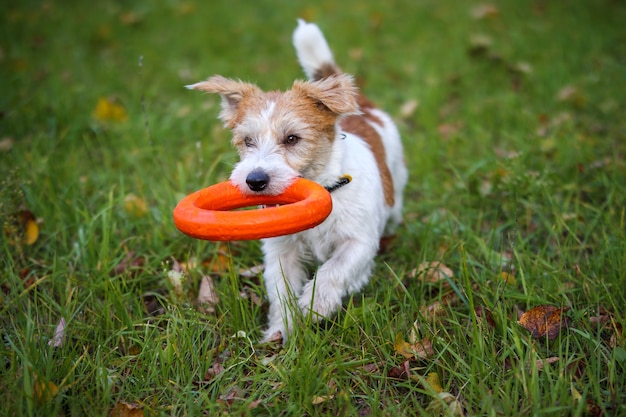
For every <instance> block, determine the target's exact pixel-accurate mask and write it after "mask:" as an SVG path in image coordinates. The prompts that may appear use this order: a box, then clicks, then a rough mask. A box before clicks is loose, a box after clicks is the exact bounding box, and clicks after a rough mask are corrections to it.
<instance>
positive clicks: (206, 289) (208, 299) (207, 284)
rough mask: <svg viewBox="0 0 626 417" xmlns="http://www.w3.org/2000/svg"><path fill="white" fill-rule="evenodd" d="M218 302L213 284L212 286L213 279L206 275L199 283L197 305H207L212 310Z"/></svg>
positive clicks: (218, 298)
mask: <svg viewBox="0 0 626 417" xmlns="http://www.w3.org/2000/svg"><path fill="white" fill-rule="evenodd" d="M219 301H220V297H219V296H218V294H217V291H216V290H215V284H213V278H211V277H210V276H208V275H205V276H203V277H202V280H201V281H200V290H199V291H198V303H200V304H208V305H209V308H210V309H212V308H213V306H214V305H216V304H217V303H218V302H219Z"/></svg>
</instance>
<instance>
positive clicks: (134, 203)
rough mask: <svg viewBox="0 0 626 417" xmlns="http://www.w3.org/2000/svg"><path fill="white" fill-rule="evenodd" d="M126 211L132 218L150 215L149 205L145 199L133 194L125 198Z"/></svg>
mask: <svg viewBox="0 0 626 417" xmlns="http://www.w3.org/2000/svg"><path fill="white" fill-rule="evenodd" d="M124 211H125V212H126V214H128V215H129V216H131V217H135V218H139V217H144V216H145V215H146V214H147V213H148V205H147V204H146V202H145V200H144V199H143V198H140V197H137V196H136V195H135V194H132V193H131V194H128V195H127V196H126V197H124Z"/></svg>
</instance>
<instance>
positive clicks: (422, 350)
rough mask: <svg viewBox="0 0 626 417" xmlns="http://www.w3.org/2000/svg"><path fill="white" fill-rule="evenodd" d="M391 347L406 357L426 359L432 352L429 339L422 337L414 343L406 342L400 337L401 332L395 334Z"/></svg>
mask: <svg viewBox="0 0 626 417" xmlns="http://www.w3.org/2000/svg"><path fill="white" fill-rule="evenodd" d="M393 349H394V350H395V351H396V353H399V354H400V355H402V356H404V357H405V358H407V359H426V358H429V357H431V356H432V355H433V354H434V351H433V344H432V342H431V341H430V339H428V338H424V339H422V340H419V341H417V342H415V343H408V342H406V341H405V340H404V338H403V337H402V333H399V332H398V334H396V340H395V342H394V344H393Z"/></svg>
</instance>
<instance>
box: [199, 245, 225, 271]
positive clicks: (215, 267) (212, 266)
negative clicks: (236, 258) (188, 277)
mask: <svg viewBox="0 0 626 417" xmlns="http://www.w3.org/2000/svg"><path fill="white" fill-rule="evenodd" d="M232 264H233V262H232V259H231V255H230V249H229V246H228V244H226V243H220V244H219V246H218V249H217V252H216V254H215V255H214V256H213V257H212V258H210V259H206V260H204V261H202V266H204V267H206V268H208V270H209V271H210V272H211V273H213V274H224V273H226V272H228V271H230V270H231V268H232Z"/></svg>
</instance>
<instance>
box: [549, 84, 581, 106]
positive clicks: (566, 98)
mask: <svg viewBox="0 0 626 417" xmlns="http://www.w3.org/2000/svg"><path fill="white" fill-rule="evenodd" d="M556 99H557V100H558V101H561V102H564V103H569V104H572V105H574V106H575V107H584V106H585V104H586V103H587V98H586V97H585V96H584V94H583V93H581V92H580V90H579V89H578V88H577V87H575V86H573V85H566V86H565V87H563V88H562V89H561V90H559V92H558V93H557V94H556Z"/></svg>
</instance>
